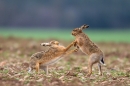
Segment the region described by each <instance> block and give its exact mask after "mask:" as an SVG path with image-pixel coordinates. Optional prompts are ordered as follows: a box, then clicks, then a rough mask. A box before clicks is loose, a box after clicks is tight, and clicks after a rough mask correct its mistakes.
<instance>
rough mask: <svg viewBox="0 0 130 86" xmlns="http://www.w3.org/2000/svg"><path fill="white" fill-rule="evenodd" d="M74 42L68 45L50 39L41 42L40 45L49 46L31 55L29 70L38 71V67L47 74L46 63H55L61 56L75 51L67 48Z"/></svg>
mask: <svg viewBox="0 0 130 86" xmlns="http://www.w3.org/2000/svg"><path fill="white" fill-rule="evenodd" d="M74 43H75V42H72V43H71V44H70V45H69V46H68V47H64V46H62V45H59V42H58V41H51V42H50V43H41V45H42V46H49V47H50V48H49V49H48V50H47V51H42V52H37V53H35V54H33V55H32V56H31V59H30V67H29V72H30V71H31V70H32V69H36V72H38V71H39V68H42V69H44V71H45V72H46V74H48V65H50V64H52V63H55V62H56V61H58V60H59V59H60V58H61V57H63V56H65V55H68V54H71V53H73V52H76V51H77V49H74V50H70V51H68V49H69V48H70V47H71V46H73V44H74Z"/></svg>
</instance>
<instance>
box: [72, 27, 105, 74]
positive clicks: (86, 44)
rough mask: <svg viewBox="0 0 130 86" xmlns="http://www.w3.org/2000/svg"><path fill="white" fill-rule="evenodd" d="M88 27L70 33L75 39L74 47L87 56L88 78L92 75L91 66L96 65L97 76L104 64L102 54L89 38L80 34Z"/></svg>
mask: <svg viewBox="0 0 130 86" xmlns="http://www.w3.org/2000/svg"><path fill="white" fill-rule="evenodd" d="M88 27H89V26H88V25H82V26H81V27H80V28H75V29H74V30H73V31H72V35H73V36H74V37H75V41H76V42H75V44H74V45H75V46H77V48H80V50H81V51H82V52H83V53H85V54H86V55H89V61H88V69H89V71H88V74H87V76H90V75H91V74H92V66H93V64H95V63H98V67H99V75H102V70H101V64H104V61H103V57H104V56H103V52H102V51H101V50H100V48H99V47H98V46H97V45H96V44H95V43H93V42H92V41H91V40H90V39H89V37H88V36H87V35H86V34H85V33H83V32H82V30H83V29H85V28H88ZM104 65H105V64H104Z"/></svg>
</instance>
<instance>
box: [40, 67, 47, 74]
mask: <svg viewBox="0 0 130 86" xmlns="http://www.w3.org/2000/svg"><path fill="white" fill-rule="evenodd" d="M40 68H41V69H43V70H44V71H45V73H46V74H47V75H48V66H43V65H41V66H40Z"/></svg>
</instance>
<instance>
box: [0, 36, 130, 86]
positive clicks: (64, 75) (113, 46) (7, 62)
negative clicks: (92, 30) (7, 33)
mask: <svg viewBox="0 0 130 86" xmlns="http://www.w3.org/2000/svg"><path fill="white" fill-rule="evenodd" d="M50 40H51V39H50ZM50 40H33V39H18V38H13V37H9V38H2V37H0V86H128V85H130V44H128V43H96V44H97V45H98V46H99V47H100V48H101V49H102V51H103V52H104V54H105V58H104V59H105V63H106V64H107V66H106V67H104V66H102V70H103V76H98V67H97V64H95V65H94V67H93V74H92V75H91V76H90V77H86V74H87V64H88V62H87V60H88V56H87V55H85V54H83V53H82V52H81V51H78V52H76V53H73V54H71V55H69V56H67V57H64V58H63V59H61V60H60V61H58V62H57V63H55V64H53V65H50V66H49V75H45V73H44V71H43V70H40V72H39V73H38V74H37V73H35V71H33V73H28V72H27V71H28V66H29V58H30V56H31V55H32V54H33V53H35V52H38V51H42V50H47V49H48V48H45V47H42V46H40V43H41V42H48V41H50ZM59 41H60V42H61V44H63V45H65V46H67V45H68V44H69V43H70V42H65V41H61V40H59ZM73 48H74V47H73Z"/></svg>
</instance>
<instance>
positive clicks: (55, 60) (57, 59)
mask: <svg viewBox="0 0 130 86" xmlns="http://www.w3.org/2000/svg"><path fill="white" fill-rule="evenodd" d="M62 57H63V55H61V56H59V57H57V58H55V59H52V60H50V61H49V62H47V63H45V64H43V65H44V66H47V65H51V64H54V63H56V62H57V61H59V60H60V59H62Z"/></svg>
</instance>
